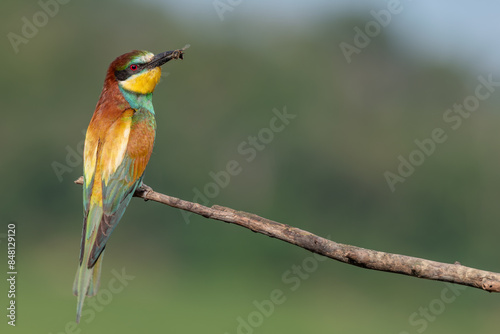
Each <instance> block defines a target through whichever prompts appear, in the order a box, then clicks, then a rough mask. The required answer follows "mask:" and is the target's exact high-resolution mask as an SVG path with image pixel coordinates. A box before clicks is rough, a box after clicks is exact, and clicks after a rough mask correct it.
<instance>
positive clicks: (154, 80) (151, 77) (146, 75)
mask: <svg viewBox="0 0 500 334" xmlns="http://www.w3.org/2000/svg"><path fill="white" fill-rule="evenodd" d="M160 76H161V69H160V68H159V67H155V68H153V69H150V70H148V71H145V72H142V73H138V74H134V75H132V76H131V77H130V78H128V79H127V80H125V81H120V82H119V83H120V85H121V86H122V87H123V88H124V89H126V90H128V91H131V92H134V93H139V94H149V93H152V92H153V91H154V90H155V87H156V84H158V81H160Z"/></svg>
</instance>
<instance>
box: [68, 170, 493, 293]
mask: <svg viewBox="0 0 500 334" xmlns="http://www.w3.org/2000/svg"><path fill="white" fill-rule="evenodd" d="M75 183H76V184H83V177H80V178H79V179H78V180H76V181H75ZM134 196H135V197H140V198H143V199H145V200H151V201H155V202H159V203H163V204H166V205H169V206H171V207H174V208H178V209H182V210H186V211H189V212H192V213H195V214H198V215H201V216H203V217H206V218H210V219H215V220H220V221H223V222H226V223H231V224H236V225H239V226H242V227H245V228H248V229H250V230H252V231H254V232H257V233H261V234H265V235H267V236H270V237H272V238H276V239H280V240H283V241H286V242H288V243H291V244H293V245H296V246H299V247H301V248H304V249H307V250H309V251H311V252H314V253H317V254H320V255H324V256H327V257H329V258H332V259H334V260H337V261H340V262H344V263H347V264H352V265H355V266H358V267H362V268H367V269H373V270H380V271H387V272H391V273H397V274H403V275H408V276H413V277H418V278H425V279H430V280H436V281H443V282H450V283H455V284H461V285H466V286H471V287H474V288H478V289H482V290H485V291H489V292H500V274H498V273H494V272H490V271H484V270H479V269H474V268H469V267H465V266H462V265H461V264H459V263H458V262H456V263H455V264H449V263H441V262H436V261H431V260H425V259H420V258H416V257H412V256H406V255H400V254H391V253H384V252H379V251H375V250H370V249H364V248H360V247H356V246H351V245H344V244H340V243H336V242H334V241H331V240H328V239H325V238H322V237H319V236H317V235H314V234H312V233H310V232H307V231H304V230H301V229H299V228H296V227H292V226H289V225H286V224H281V223H278V222H275V221H272V220H269V219H266V218H262V217H259V216H257V215H255V214H252V213H247V212H243V211H236V210H233V209H230V208H227V207H223V206H219V205H214V206H212V207H210V208H209V207H206V206H203V205H200V204H198V203H193V202H188V201H184V200H182V199H179V198H176V197H171V196H168V195H164V194H161V193H157V192H155V191H153V189H152V188H150V187H148V186H146V185H143V186H142V187H140V188H138V189H137V190H136V192H135V194H134Z"/></svg>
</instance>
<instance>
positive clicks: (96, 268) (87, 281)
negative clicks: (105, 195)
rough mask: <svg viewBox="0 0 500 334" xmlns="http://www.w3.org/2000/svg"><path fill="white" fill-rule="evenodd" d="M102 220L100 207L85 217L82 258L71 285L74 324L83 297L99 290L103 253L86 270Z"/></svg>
mask: <svg viewBox="0 0 500 334" xmlns="http://www.w3.org/2000/svg"><path fill="white" fill-rule="evenodd" d="M101 219H102V207H100V206H91V207H90V211H89V215H88V216H87V217H86V221H85V222H84V223H85V224H86V228H85V229H84V235H82V238H84V242H82V247H83V256H82V259H81V262H80V266H79V267H78V270H77V272H76V276H75V281H74V283H73V294H74V295H75V296H77V304H76V322H77V323H79V322H80V317H81V314H82V307H83V303H84V301H85V296H89V297H90V296H95V295H96V294H97V290H98V288H99V281H100V277H101V264H102V259H103V256H104V251H103V252H102V253H101V254H100V256H99V258H98V259H97V261H96V263H95V264H94V265H93V266H92V267H91V268H88V263H89V257H90V252H91V249H92V246H93V244H94V241H95V235H96V232H95V231H96V230H97V227H98V225H99V223H100V221H101Z"/></svg>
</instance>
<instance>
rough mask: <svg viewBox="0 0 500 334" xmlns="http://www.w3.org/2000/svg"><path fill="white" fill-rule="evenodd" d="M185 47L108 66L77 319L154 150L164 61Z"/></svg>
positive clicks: (88, 159)
mask: <svg viewBox="0 0 500 334" xmlns="http://www.w3.org/2000/svg"><path fill="white" fill-rule="evenodd" d="M184 49H185V48H184ZM184 49H179V50H174V51H167V52H163V53H160V54H158V55H156V56H155V55H154V54H152V53H151V52H148V51H138V50H135V51H132V52H129V53H126V54H124V55H121V56H119V57H118V58H116V59H115V60H114V61H113V62H112V63H111V65H110V66H109V69H108V72H107V74H106V79H105V80H104V87H103V89H102V93H101V96H100V97H99V102H98V103H97V106H96V109H95V111H94V115H93V116H92V119H91V121H90V124H89V127H88V129H87V134H86V137H85V149H84V153H83V155H84V156H83V159H84V166H83V231H82V242H81V248H80V264H79V268H78V271H77V273H76V277H75V282H74V284H73V293H74V294H75V295H76V296H77V297H78V301H77V311H76V312H77V315H76V322H79V321H80V316H81V312H82V306H83V302H84V300H85V296H86V295H87V296H93V295H95V294H96V293H97V289H98V287H99V277H100V274H101V264H102V258H103V255H104V254H103V252H104V248H105V247H106V242H107V241H108V239H109V236H110V235H111V232H113V230H114V228H115V227H116V225H117V224H118V222H119V221H120V218H121V217H122V216H123V213H124V212H125V209H126V208H127V205H128V204H129V202H130V199H131V198H132V195H133V194H134V191H135V190H136V189H137V188H138V187H139V186H140V185H141V184H142V178H143V176H144V170H145V168H146V165H147V163H148V161H149V157H150V156H151V152H152V151H153V144H154V141H155V132H156V122H155V117H154V114H155V113H154V110H153V103H152V94H153V90H154V89H155V87H156V84H157V83H158V81H159V80H160V75H161V69H160V66H161V65H163V64H165V63H166V62H168V61H169V60H171V59H179V58H180V59H182V58H183V51H184Z"/></svg>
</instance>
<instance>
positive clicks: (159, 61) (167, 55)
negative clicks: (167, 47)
mask: <svg viewBox="0 0 500 334" xmlns="http://www.w3.org/2000/svg"><path fill="white" fill-rule="evenodd" d="M188 47H189V46H188V45H186V46H185V47H183V48H182V49H177V50H173V51H166V52H162V53H159V54H157V55H156V56H154V58H153V59H152V60H151V61H150V62H149V64H148V67H149V68H155V67H158V66H161V65H163V64H165V63H166V62H168V61H169V60H172V59H184V50H185V49H187V48H188Z"/></svg>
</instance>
